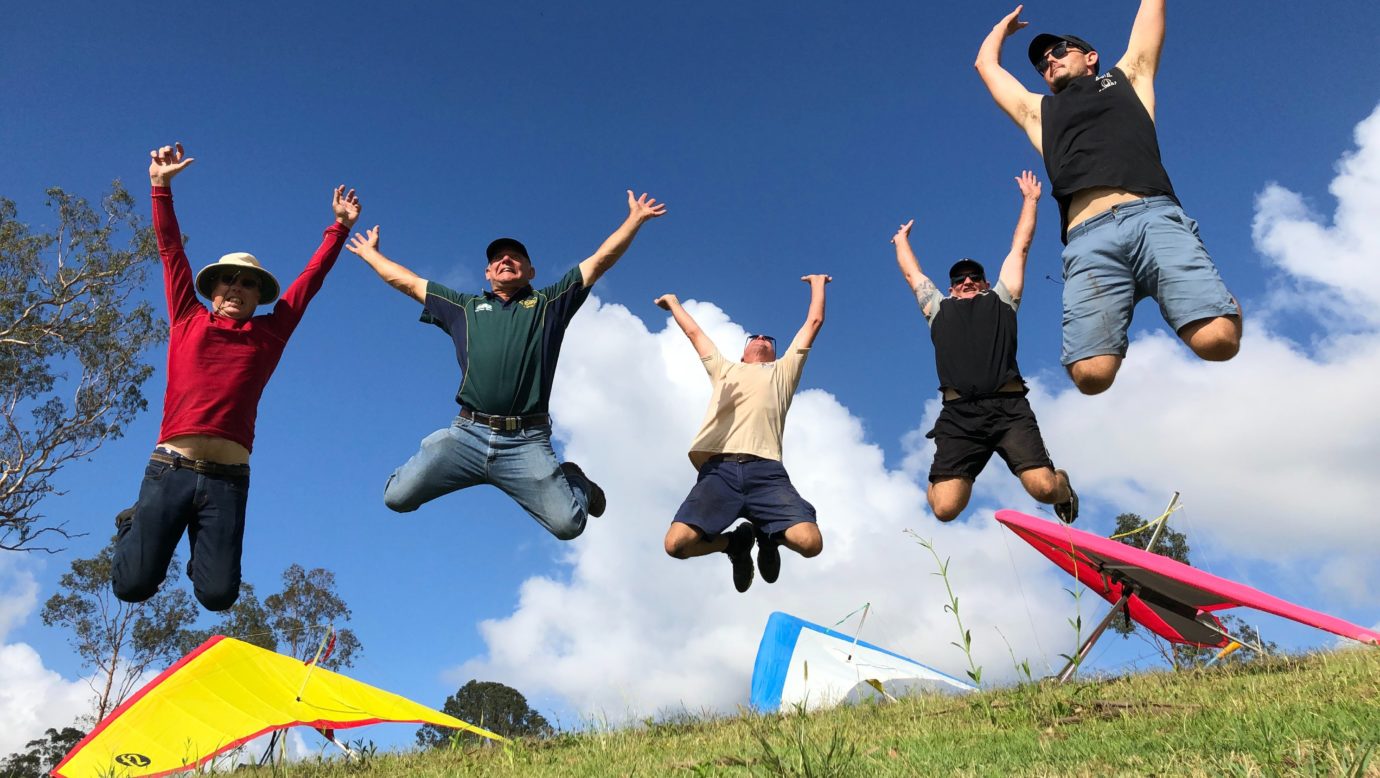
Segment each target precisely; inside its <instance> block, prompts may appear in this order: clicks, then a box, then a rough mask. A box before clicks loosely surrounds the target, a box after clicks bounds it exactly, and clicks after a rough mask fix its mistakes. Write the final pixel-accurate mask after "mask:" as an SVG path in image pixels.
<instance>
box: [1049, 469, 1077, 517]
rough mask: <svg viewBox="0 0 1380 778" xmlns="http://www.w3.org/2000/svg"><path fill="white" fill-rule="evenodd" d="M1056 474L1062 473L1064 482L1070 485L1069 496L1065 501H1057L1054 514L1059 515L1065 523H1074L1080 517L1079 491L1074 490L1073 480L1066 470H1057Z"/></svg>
mask: <svg viewBox="0 0 1380 778" xmlns="http://www.w3.org/2000/svg"><path fill="white" fill-rule="evenodd" d="M1054 473H1055V475H1062V476H1063V477H1064V483H1066V484H1068V487H1069V498H1068V500H1067V501H1065V502H1061V503H1057V504H1055V506H1054V515H1055V516H1058V517H1059V521H1062V522H1064V523H1065V524H1072V523H1073V520H1074V519H1076V518H1078V492H1075V491H1074V490H1073V482H1072V481H1070V480H1069V474H1068V472H1067V471H1064V470H1055V471H1054Z"/></svg>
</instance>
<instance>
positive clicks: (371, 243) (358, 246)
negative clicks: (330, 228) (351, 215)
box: [345, 209, 379, 257]
mask: <svg viewBox="0 0 1380 778" xmlns="http://www.w3.org/2000/svg"><path fill="white" fill-rule="evenodd" d="M355 213H356V214H358V213H359V210H358V209H356V210H355ZM366 232H367V233H368V236H367V237H366V236H364V235H360V234H359V233H358V232H356V233H355V234H354V237H352V238H350V242H349V243H348V244H346V245H345V248H347V249H349V250H350V253H352V254H358V255H359V256H361V257H362V256H364V255H365V254H366V253H369V254H377V253H378V250H379V226H378V225H377V224H375V225H374V228H373V229H371V230H366Z"/></svg>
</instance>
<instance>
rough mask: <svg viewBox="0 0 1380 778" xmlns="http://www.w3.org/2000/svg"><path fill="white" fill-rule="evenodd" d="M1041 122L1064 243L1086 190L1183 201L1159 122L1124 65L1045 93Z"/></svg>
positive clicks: (1046, 161) (1047, 169)
mask: <svg viewBox="0 0 1380 778" xmlns="http://www.w3.org/2000/svg"><path fill="white" fill-rule="evenodd" d="M1040 127H1041V131H1042V133H1043V136H1044V140H1043V145H1044V152H1045V171H1046V172H1047V173H1048V174H1049V181H1050V184H1051V186H1052V187H1053V194H1054V199H1055V200H1056V201H1058V203H1059V221H1060V236H1061V237H1062V238H1063V240H1064V242H1065V243H1067V242H1068V225H1069V203H1070V202H1071V201H1072V200H1073V195H1074V193H1076V192H1079V191H1081V190H1083V189H1089V188H1092V187H1095V186H1110V187H1116V188H1118V189H1125V190H1126V191H1128V192H1135V193H1136V194H1143V195H1146V196H1151V195H1168V196H1170V197H1174V201H1175V202H1178V198H1177V197H1175V195H1174V185H1173V184H1171V183H1169V174H1168V173H1166V172H1165V170H1164V165H1163V164H1161V163H1160V143H1159V139H1158V138H1157V137H1156V135H1155V123H1154V121H1152V120H1151V119H1150V113H1149V112H1148V111H1146V110H1145V105H1144V104H1143V103H1141V101H1140V98H1139V97H1137V96H1136V90H1135V89H1134V88H1133V87H1132V86H1131V81H1130V79H1128V78H1126V74H1125V73H1122V72H1121V68H1112V69H1111V70H1110V71H1108V72H1106V73H1103V74H1102V75H1100V76H1085V77H1083V78H1076V79H1074V80H1073V81H1071V82H1070V83H1069V85H1068V86H1066V87H1064V88H1063V90H1061V91H1060V92H1059V93H1058V94H1054V95H1046V96H1045V98H1044V99H1043V100H1041V101H1040Z"/></svg>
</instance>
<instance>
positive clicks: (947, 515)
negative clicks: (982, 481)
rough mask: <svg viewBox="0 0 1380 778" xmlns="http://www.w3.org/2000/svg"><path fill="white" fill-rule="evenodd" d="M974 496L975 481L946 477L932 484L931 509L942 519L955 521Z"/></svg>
mask: <svg viewBox="0 0 1380 778" xmlns="http://www.w3.org/2000/svg"><path fill="white" fill-rule="evenodd" d="M972 496H973V482H972V481H969V480H968V479H967V478H945V479H944V480H942V481H934V482H933V483H931V484H930V489H929V499H930V510H931V511H933V512H934V517H935V518H936V519H939V520H940V521H953V520H954V519H956V518H958V515H959V514H960V513H963V509H964V508H966V507H968V498H970V497H972Z"/></svg>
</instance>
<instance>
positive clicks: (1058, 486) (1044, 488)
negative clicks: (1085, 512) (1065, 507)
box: [1017, 467, 1069, 505]
mask: <svg viewBox="0 0 1380 778" xmlns="http://www.w3.org/2000/svg"><path fill="white" fill-rule="evenodd" d="M1017 477H1018V478H1020V479H1021V486H1024V487H1025V490H1026V492H1028V493H1029V494H1030V496H1031V497H1034V498H1035V499H1036V500H1037V501H1038V502H1042V503H1044V504H1046V505H1054V504H1055V503H1061V502H1068V499H1069V480H1068V477H1067V476H1065V475H1063V474H1061V473H1055V472H1054V468H1052V467H1035V468H1031V469H1030V470H1023V471H1021V473H1020V475H1019V476H1017Z"/></svg>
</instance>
